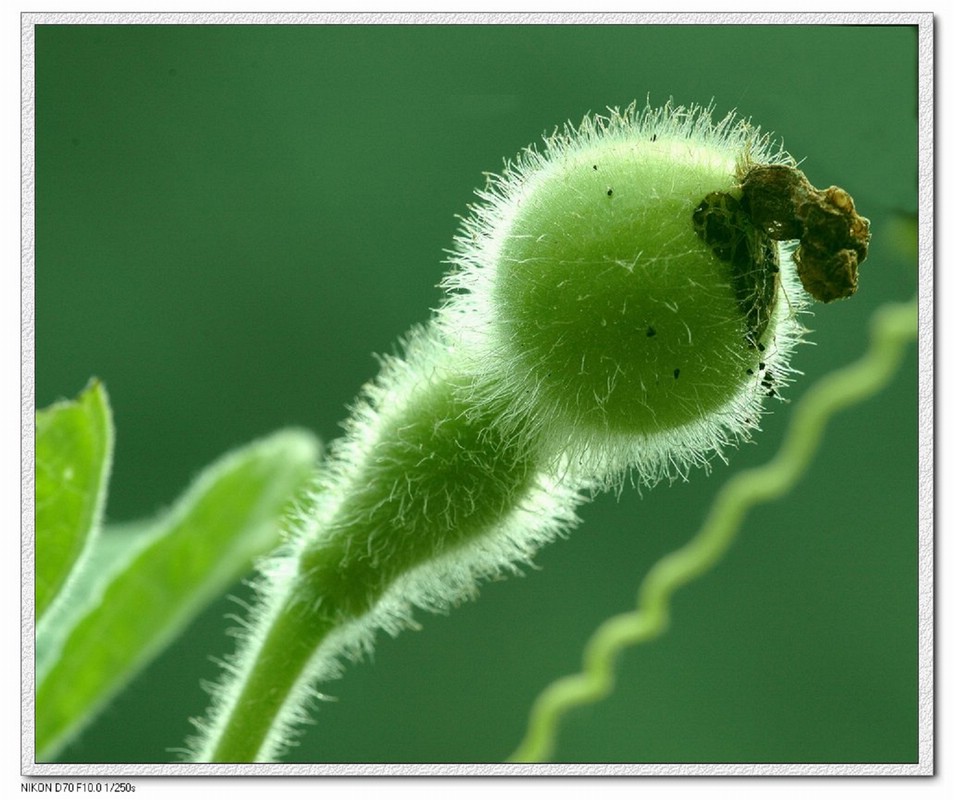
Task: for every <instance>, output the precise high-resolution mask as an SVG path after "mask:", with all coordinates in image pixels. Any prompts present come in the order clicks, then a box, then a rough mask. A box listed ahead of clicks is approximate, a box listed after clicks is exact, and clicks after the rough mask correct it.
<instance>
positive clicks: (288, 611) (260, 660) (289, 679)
mask: <svg viewBox="0 0 954 800" xmlns="http://www.w3.org/2000/svg"><path fill="white" fill-rule="evenodd" d="M290 597H292V595H290ZM332 627H333V623H332V622H331V621H329V620H327V619H324V618H317V619H316V618H313V617H309V616H308V615H307V614H305V613H303V609H302V608H301V606H300V605H298V604H295V603H294V602H286V603H285V604H284V605H283V606H282V608H281V610H280V611H279V612H278V615H277V616H276V617H275V618H274V620H273V621H272V624H271V627H270V628H269V631H268V634H267V636H266V637H265V641H264V642H263V643H262V645H261V647H260V649H259V651H258V653H257V655H256V660H255V663H254V664H253V666H252V669H251V671H250V672H249V673H248V677H247V678H246V679H245V682H244V684H243V686H242V689H241V694H240V695H239V697H238V700H237V701H236V702H235V705H234V706H233V707H232V708H231V709H230V712H229V714H228V717H227V718H226V720H225V726H224V727H223V728H222V730H221V732H220V734H219V738H218V741H217V742H216V744H215V749H214V750H213V751H212V754H211V756H210V760H211V761H214V762H217V763H226V764H227V763H250V762H255V761H258V760H260V755H259V754H260V753H261V752H262V750H263V746H264V744H265V740H266V739H267V738H268V735H269V732H270V731H271V730H272V728H273V727H274V726H275V723H276V721H277V719H278V716H279V714H280V713H281V710H282V708H283V707H284V706H285V703H286V702H287V701H288V699H289V695H290V694H291V692H292V690H293V689H294V687H295V685H296V684H297V683H298V681H299V680H300V679H301V677H302V674H303V673H304V670H305V668H306V666H307V664H308V661H309V659H310V658H311V656H312V654H313V653H314V652H315V650H316V648H317V647H318V646H319V645H320V644H321V642H322V640H323V639H324V638H325V636H326V635H327V634H328V632H329V631H330V630H331V629H332Z"/></svg>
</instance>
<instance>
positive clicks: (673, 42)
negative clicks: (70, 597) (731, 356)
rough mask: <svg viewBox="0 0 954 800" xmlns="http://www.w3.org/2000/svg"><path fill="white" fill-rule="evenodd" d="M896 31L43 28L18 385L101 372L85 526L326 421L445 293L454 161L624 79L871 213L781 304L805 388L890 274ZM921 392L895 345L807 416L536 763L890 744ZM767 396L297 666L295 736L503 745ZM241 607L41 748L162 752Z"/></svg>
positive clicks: (857, 335)
mask: <svg viewBox="0 0 954 800" xmlns="http://www.w3.org/2000/svg"><path fill="white" fill-rule="evenodd" d="M916 43H917V42H916V29H915V28H913V27H865V26H860V27H858V26H852V27H836V26H825V27H820V26H818V27H815V26H806V27H801V26H751V27H748V26H744V27H743V26H739V27H736V26H711V27H710V26H688V25H687V26H671V27H670V26H625V25H605V26H592V27H591V26H529V25H528V26H499V27H498V26H452V25H447V26H443V25H442V26H427V27H425V26H403V25H395V26H376V25H361V26H348V25H328V26H293V25H288V26H254V25H250V26H221V27H219V26H190V25H183V26H149V25H135V26H122V25H116V26H113V25H107V26H100V25H91V26H58V25H57V26H46V25H44V26H39V27H37V28H36V401H37V404H38V406H45V405H47V404H49V403H51V402H53V401H55V400H57V399H58V398H61V397H67V396H72V395H74V394H75V393H77V392H78V391H79V390H80V389H81V388H82V387H83V386H84V385H85V384H86V382H87V380H88V379H89V377H90V376H91V375H96V376H99V377H100V378H101V379H103V380H104V381H105V383H106V386H107V388H108V391H109V393H110V397H111V400H112V403H113V407H114V413H115V420H116V427H117V440H116V452H115V459H114V467H113V479H112V490H111V495H110V498H109V504H108V509H107V516H108V519H109V520H112V521H123V520H127V519H131V518H134V517H138V516H143V515H148V514H151V513H153V512H156V511H157V510H159V509H161V508H162V507H163V506H164V505H165V504H167V503H168V502H170V501H171V500H172V499H173V498H174V497H175V496H176V495H177V494H178V493H179V492H180V491H181V490H182V489H183V488H184V487H185V485H186V484H187V483H188V482H189V480H190V479H191V478H192V477H193V476H195V475H196V474H197V472H198V471H199V470H200V469H201V468H202V466H203V465H205V464H207V463H209V462H210V461H212V460H213V459H214V458H215V457H217V456H218V455H220V454H221V453H223V452H224V451H225V450H227V449H229V448H232V447H235V446H236V445H239V444H242V443H244V442H247V441H249V440H251V439H254V438H256V437H259V436H261V435H263V434H266V433H268V432H270V431H272V430H275V429H277V428H280V427H282V426H287V425H298V426H306V427H308V428H310V429H312V430H314V431H316V432H317V433H318V434H319V435H320V436H321V437H322V438H324V439H325V440H327V441H330V440H331V439H332V438H334V437H335V436H336V435H337V434H338V430H339V428H338V423H339V422H340V421H341V420H342V419H343V418H344V417H345V415H346V406H347V404H348V403H349V402H350V401H351V400H352V398H353V397H354V396H355V394H356V392H357V390H358V388H359V387H360V385H361V384H362V383H363V382H364V381H365V380H367V379H369V378H371V377H372V376H373V374H374V373H375V371H376V362H375V360H374V358H373V356H372V354H373V353H375V352H378V353H380V352H386V351H389V350H391V348H392V346H393V343H394V341H395V339H396V337H398V336H399V335H400V334H402V333H403V332H404V331H405V330H406V329H407V328H408V327H409V326H410V325H412V324H413V323H416V322H420V321H423V320H425V319H426V318H427V316H428V309H429V308H431V307H433V306H435V305H436V304H437V303H438V301H439V292H438V291H437V289H436V288H435V284H437V282H438V281H439V280H440V277H441V275H442V272H443V270H444V265H443V264H442V260H443V259H444V258H445V257H446V254H445V252H444V251H445V249H446V248H448V247H449V246H450V244H451V237H452V235H453V234H454V232H455V229H456V227H457V218H456V217H457V215H461V214H464V213H466V207H467V204H468V203H469V202H471V200H472V199H473V194H472V192H473V189H474V188H475V187H477V186H480V185H482V183H483V177H482V173H483V172H484V171H496V170H499V169H500V167H501V165H502V160H503V159H504V158H509V157H512V156H514V155H515V154H516V153H517V152H518V151H519V150H520V149H521V148H522V147H523V146H525V145H527V144H530V143H531V142H539V140H540V137H541V134H542V133H543V132H545V131H548V130H552V128H553V127H554V126H556V125H558V124H560V123H563V122H564V121H567V120H572V121H579V119H580V118H581V117H582V116H583V115H584V114H585V113H587V112H589V111H594V112H599V111H601V110H604V109H605V108H606V107H607V106H613V105H619V106H623V105H627V104H629V103H630V102H631V101H632V100H634V99H635V100H639V101H640V102H641V103H642V102H644V101H645V100H646V98H647V96H648V97H649V98H650V99H651V101H652V102H653V103H655V104H661V103H663V102H665V101H666V100H667V99H668V98H669V97H670V96H671V97H672V98H673V99H674V100H675V101H676V102H677V103H701V104H707V103H709V102H710V101H711V100H714V101H715V103H716V109H717V113H720V114H721V113H723V112H727V111H729V110H731V109H734V108H735V109H738V110H739V112H740V114H742V115H743V116H745V117H751V118H752V120H753V122H755V123H756V124H758V125H760V126H762V128H763V129H764V130H771V131H775V132H777V134H778V135H779V136H782V137H784V143H785V146H786V147H787V149H788V150H789V151H790V152H792V153H793V154H794V155H795V156H796V157H797V158H799V159H804V161H803V164H802V167H803V169H804V170H805V171H806V173H807V175H808V177H809V178H810V179H811V180H812V182H813V183H815V184H816V185H817V186H822V187H824V186H827V185H829V184H831V183H837V184H839V185H841V186H843V187H845V188H846V189H847V190H848V191H849V192H850V193H851V194H852V195H853V196H854V198H855V200H856V203H857V205H858V207H859V209H860V211H861V213H863V214H865V215H867V216H868V217H870V218H871V220H872V230H873V236H874V238H873V242H872V247H871V255H870V258H869V260H868V262H867V263H866V264H865V265H864V268H863V273H862V280H861V289H860V291H859V293H858V295H857V296H856V297H855V298H853V299H851V300H850V301H845V302H841V303H837V304H834V305H831V306H824V307H821V306H819V307H816V308H815V309H814V316H813V317H812V318H810V319H809V320H808V324H809V326H810V327H811V328H812V329H813V330H814V334H813V335H812V337H811V338H812V340H813V341H814V342H815V343H816V345H817V346H810V347H804V348H802V350H801V351H800V352H799V354H798V355H797V357H796V360H795V366H796V367H797V368H798V369H800V370H802V371H803V372H804V373H805V377H804V378H803V379H801V381H800V383H798V384H796V385H795V386H794V387H792V389H791V390H790V391H789V392H788V396H789V398H790V399H791V400H797V399H798V397H799V396H800V395H801V394H802V392H803V391H804V390H805V388H806V387H807V386H808V385H809V384H810V383H811V382H812V381H813V380H814V379H815V378H817V377H819V376H821V375H822V374H823V373H825V372H826V371H828V370H829V369H832V368H834V367H836V366H839V365H842V364H844V363H846V362H848V361H851V360H852V359H854V358H855V357H857V356H858V355H859V354H860V353H861V352H862V351H863V350H864V348H865V346H866V332H867V324H868V318H869V315H870V313H871V311H872V310H873V309H874V308H875V307H876V306H878V305H879V304H880V303H882V302H884V301H889V300H906V299H908V298H909V297H911V296H912V295H913V294H914V293H915V292H916V290H917V274H916V266H915V261H914V254H913V250H912V249H911V248H912V247H913V241H912V240H911V238H910V237H911V236H912V235H913V234H912V233H911V230H912V229H913V226H914V224H915V222H914V221H915V219H916V213H917V175H916V165H917V161H916V159H917V135H918V130H917V75H916V67H917V50H916ZM906 237H907V238H906ZM916 381H917V362H916V358H915V355H914V353H913V351H912V352H911V353H910V354H909V356H908V358H907V360H906V362H905V365H904V368H903V372H902V374H901V375H900V377H899V379H898V380H897V381H896V382H895V383H894V384H893V385H892V386H891V387H890V388H889V389H888V390H887V391H885V392H884V393H882V394H881V395H879V396H878V397H877V398H875V399H874V400H872V401H869V402H866V403H865V404H864V405H861V406H859V407H856V408H853V409H851V410H850V411H849V412H847V413H845V414H842V415H841V416H839V417H837V418H836V419H835V421H834V424H833V425H832V427H831V428H830V430H829V433H828V435H827V437H826V440H825V443H824V447H823V449H822V452H821V454H820V456H819V458H818V460H817V462H816V463H815V465H814V468H813V469H812V471H811V474H810V475H808V476H807V477H806V478H805V480H804V481H803V482H802V483H801V484H800V485H799V487H798V490H797V492H796V493H795V494H793V495H792V496H791V497H789V498H787V499H786V500H784V501H782V502H775V503H772V504H771V505H769V506H765V507H760V508H758V509H757V510H756V511H754V512H753V513H752V514H751V516H750V517H749V518H748V520H747V522H746V524H745V528H744V530H743V532H742V534H741V536H740V539H739V541H738V542H737V544H736V545H735V546H734V548H733V549H732V550H731V551H730V552H729V553H728V555H727V556H726V558H725V560H724V561H723V562H722V563H721V564H720V565H719V566H718V568H717V569H716V570H715V571H714V572H712V573H710V574H708V575H706V576H705V577H704V578H702V579H701V580H699V581H698V582H696V583H694V584H692V585H691V586H688V587H686V588H685V589H684V590H682V591H680V592H679V593H678V594H677V596H676V598H675V603H674V613H673V618H672V625H671V628H670V630H669V632H668V633H667V634H666V635H665V636H664V637H663V638H661V639H659V640H657V641H655V642H653V643H651V644H649V645H646V646H642V647H639V648H637V649H635V650H632V651H629V652H627V653H626V654H625V655H624V656H623V657H622V659H621V661H620V665H619V672H618V685H617V688H616V691H615V693H614V694H613V696H612V697H611V698H610V699H608V700H606V701H604V702H601V703H599V704H597V705H595V706H591V707H588V708H585V709H582V710H578V711H575V712H573V713H572V714H570V716H569V717H568V719H567V721H566V725H565V727H564V730H563V732H562V734H561V737H560V746H559V750H558V752H557V756H556V757H557V759H558V760H562V761H576V762H911V761H916V760H917V701H918V685H917V681H918V668H917V667H918V663H917V659H918V653H917V622H918V606H917V571H918V558H917V460H916V459H917V390H916ZM790 410H791V407H790V406H789V405H786V404H776V405H775V406H773V408H772V411H773V413H772V414H770V415H769V416H767V417H766V418H765V420H764V426H763V427H764V433H763V435H761V436H760V437H759V438H758V442H757V443H756V444H754V445H746V446H744V447H742V448H741V449H740V450H738V451H737V452H735V453H733V454H732V457H731V465H730V466H729V467H727V466H725V465H723V464H721V463H717V464H715V465H714V468H713V470H712V473H711V474H710V475H709V476H706V475H705V474H703V473H701V472H700V473H698V474H695V475H693V476H692V479H691V482H690V483H687V484H681V483H680V484H676V485H674V486H672V487H668V486H660V487H657V488H656V489H654V490H653V491H651V492H644V493H643V495H642V496H640V494H639V493H638V492H636V491H627V492H625V493H624V494H623V496H622V497H621V498H619V499H617V498H616V497H612V496H609V497H602V498H600V499H599V500H598V501H596V502H594V503H593V504H591V505H590V506H588V507H586V508H584V509H583V512H582V516H583V519H584V523H583V525H582V526H581V527H580V528H579V529H578V530H577V531H576V532H575V533H574V534H573V535H572V536H571V537H570V538H569V539H568V540H567V541H560V542H557V543H555V544H553V545H551V546H550V547H549V548H547V549H546V550H544V551H543V552H541V554H540V556H539V558H538V560H537V563H538V565H539V567H540V568H541V569H540V570H539V571H530V573H529V574H528V575H527V576H526V577H524V578H522V579H512V580H508V581H504V582H501V583H493V584H490V585H487V586H486V587H485V588H484V589H483V591H482V593H481V597H480V599H479V600H478V602H476V603H469V604H466V605H464V606H462V607H460V608H458V609H456V610H454V612H453V613H452V614H450V615H449V616H447V617H441V616H430V615H423V614H422V615H420V617H419V619H420V621H421V622H422V623H423V628H422V630H420V631H417V632H411V631H408V632H405V633H404V634H402V635H401V636H400V637H398V638H397V639H393V640H392V639H390V638H388V637H387V636H382V637H381V638H380V639H379V643H378V647H377V650H376V652H375V654H374V658H373V659H372V660H371V662H369V663H361V664H357V665H353V666H351V667H349V669H348V670H347V672H346V674H345V676H344V677H343V678H342V679H340V680H338V681H335V682H333V683H331V684H328V685H324V686H322V687H321V689H322V691H324V692H326V693H328V694H332V695H334V696H335V697H337V698H338V702H330V703H323V704H321V706H320V707H319V708H318V709H317V711H316V712H315V714H314V717H315V721H316V724H315V725H314V726H310V727H309V728H307V729H306V730H305V731H304V734H303V736H302V745H301V747H300V748H298V749H297V750H295V751H294V752H293V754H292V756H291V760H296V761H308V762H310V761H314V762H494V761H500V760H502V759H504V758H505V757H506V756H507V755H508V754H509V753H510V752H511V751H512V750H513V748H514V747H515V746H516V744H517V742H518V741H519V739H520V738H521V736H522V733H523V730H524V725H525V721H526V716H527V711H528V709H529V706H530V704H531V702H532V700H533V698H534V697H535V696H536V694H537V693H538V692H539V690H540V689H541V688H543V687H544V686H545V685H546V684H547V683H548V682H549V681H550V680H552V679H553V678H555V677H557V676H560V675H563V674H566V673H569V672H572V671H576V669H577V668H578V666H579V663H580V653H581V649H582V647H583V645H584V643H585V641H586V640H587V638H588V637H589V635H590V633H591V632H592V631H593V629H594V628H595V627H596V626H597V625H598V623H599V622H600V621H602V620H603V619H604V618H606V617H607V616H609V615H612V614H615V613H618V612H620V611H622V610H625V609H627V608H629V607H630V606H631V605H632V603H633V600H634V596H635V589H636V587H637V585H638V583H639V581H640V579H641V577H642V576H643V574H644V573H645V571H646V570H647V569H648V568H649V566H650V565H651V564H652V563H653V562H654V561H655V560H656V559H658V558H659V557H660V556H661V555H663V554H664V553H666V552H669V551H671V550H673V549H674V548H676V547H678V546H679V545H681V544H682V543H683V542H684V541H685V540H686V539H688V538H689V537H690V536H691V535H692V534H693V533H694V532H695V530H696V529H697V528H698V526H699V524H700V522H701V521H702V519H703V516H704V514H705V511H706V509H707V507H708V505H709V503H710V501H711V498H712V496H713V494H714V493H715V491H716V490H717V489H718V487H719V486H720V485H721V484H722V483H723V482H724V481H725V479H726V477H727V476H728V475H729V474H730V470H738V469H740V468H744V467H747V466H753V465H756V464H760V463H763V462H764V461H766V460H768V459H769V458H770V457H771V455H772V454H773V453H774V451H775V449H776V447H777V444H778V442H779V440H780V436H781V433H782V431H783V430H784V427H785V425H786V423H787V421H788V419H789V417H790ZM234 593H235V594H237V595H244V594H246V590H245V589H244V588H243V587H241V586H239V587H236V588H235V590H234ZM237 610H238V607H237V606H236V605H235V603H234V602H232V601H228V600H225V599H223V600H222V601H221V602H219V603H218V604H216V605H215V606H213V607H212V608H210V609H209V610H208V612H207V613H206V614H205V615H203V616H202V617H201V618H200V619H199V620H198V621H197V622H196V624H195V625H194V626H193V627H192V628H191V629H190V631H189V633H188V635H187V637H186V638H184V639H183V640H182V641H180V642H178V643H177V644H176V645H175V646H174V647H172V648H171V649H170V650H169V651H168V652H167V653H165V654H164V655H163V656H162V657H161V658H160V659H159V660H158V661H157V662H155V663H154V664H153V666H152V667H151V668H150V669H149V670H148V671H147V672H146V673H144V674H143V675H142V676H141V677H140V678H139V679H138V680H136V681H135V683H134V684H133V685H131V686H130V687H129V689H128V691H127V692H126V693H125V694H124V695H123V696H121V697H120V698H118V699H117V700H116V701H115V702H114V703H113V704H111V705H110V706H109V707H108V708H107V709H106V710H105V712H104V713H103V714H102V716H101V717H100V718H99V719H98V721H97V722H96V724H95V725H93V726H92V727H91V728H89V729H88V730H87V731H86V732H85V733H84V734H83V735H82V736H81V737H80V738H79V739H78V740H77V741H76V743H75V744H74V745H73V746H72V747H71V748H70V749H69V750H68V751H66V752H65V753H64V754H63V760H65V761H77V762H156V761H172V760H175V755H174V754H173V753H171V752H170V748H175V747H177V746H179V745H180V744H181V743H182V740H183V738H184V737H185V736H186V735H187V734H189V733H190V732H191V727H190V725H189V722H188V718H189V717H190V716H196V715H198V714H200V713H202V712H203V710H204V708H205V704H206V697H205V695H204V693H203V691H202V689H201V688H200V682H201V681H203V680H208V679H212V678H214V677H216V676H217V673H218V669H217V667H215V666H214V664H213V663H211V661H210V656H218V655H221V654H223V653H224V652H226V651H229V650H231V642H230V640H229V639H227V637H225V636H224V633H223V631H224V630H225V628H226V627H227V626H229V625H230V624H231V623H229V622H227V621H226V620H225V619H224V617H225V615H226V614H228V613H230V612H236V611H237Z"/></svg>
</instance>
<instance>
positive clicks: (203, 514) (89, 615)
mask: <svg viewBox="0 0 954 800" xmlns="http://www.w3.org/2000/svg"><path fill="white" fill-rule="evenodd" d="M318 451H319V447H318V443H317V441H316V440H315V439H314V437H312V436H311V435H310V434H308V433H305V432H302V431H282V432H279V433H277V434H274V435H272V436H270V437H268V438H266V439H263V440H261V441H258V442H254V443H252V444H250V445H248V446H246V447H244V448H242V449H240V450H237V451H235V452H233V453H230V454H228V455H226V456H224V457H223V458H221V459H220V460H219V461H217V462H216V463H214V464H213V465H212V466H210V467H209V468H207V469H206V470H205V472H204V473H203V474H202V475H201V476H200V477H199V478H198V479H197V480H196V481H195V483H194V484H193V485H192V487H191V488H190V489H189V490H188V491H187V492H186V493H185V495H184V496H183V497H182V498H180V499H179V501H178V502H177V503H176V504H175V505H174V506H173V507H172V509H171V510H169V511H168V512H167V513H165V514H163V515H160V517H159V518H158V519H156V520H155V521H152V522H147V523H132V524H129V525H123V526H116V527H115V528H112V529H107V530H106V531H105V532H104V535H103V536H102V537H100V539H99V541H98V542H97V545H96V547H95V548H94V550H93V552H92V553H91V554H90V557H89V559H88V562H87V563H88V565H89V568H88V569H86V570H84V573H83V575H81V576H80V577H79V578H78V579H77V581H76V583H75V586H74V588H75V589H76V591H75V592H71V594H70V597H69V600H70V602H69V603H66V604H64V609H65V610H64V611H63V612H62V613H60V614H57V616H56V618H55V619H54V620H52V621H51V624H50V625H49V626H45V630H44V631H42V632H41V635H40V636H39V637H38V641H37V685H38V690H37V699H36V715H37V718H36V751H37V754H38V760H46V761H49V760H51V758H52V756H53V755H54V754H55V753H56V751H57V750H58V749H59V748H61V747H62V746H63V745H64V744H65V743H66V742H67V741H68V740H69V739H70V738H71V737H72V736H73V735H75V734H76V733H77V732H78V731H79V730H80V729H81V728H82V727H83V726H84V725H85V724H86V723H87V722H89V721H90V720H91V719H92V717H93V716H95V714H96V713H97V712H98V711H99V710H100V709H101V708H102V707H103V705H104V704H105V703H106V702H108V700H109V699H110V698H111V697H113V696H114V695H115V694H117V693H118V692H119V691H120V690H121V689H122V688H123V687H124V686H125V685H126V684H127V683H128V682H129V681H130V679H131V678H132V677H133V676H134V675H135V674H136V673H137V672H138V671H139V670H140V669H142V668H143V667H144V666H145V665H146V664H147V663H148V662H149V661H150V660H151V659H152V658H153V657H155V656H156V655H157V654H158V653H159V652H160V651H161V650H162V649H163V647H165V646H166V645H167V644H168V643H169V642H170V641H172V639H174V638H175V636H176V635H177V634H178V633H179V632H180V631H181V630H182V629H183V628H184V627H185V626H186V625H187V624H188V623H189V622H190V621H191V619H192V618H193V617H194V616H195V615H196V614H197V613H198V612H199V611H200V610H201V609H202V608H203V607H204V606H205V605H207V604H208V603H209V602H210V601H211V600H213V599H214V598H216V597H218V596H219V595H221V594H222V593H223V592H224V591H226V590H227V589H228V587H229V586H231V585H232V584H233V583H234V582H235V581H236V580H238V579H239V578H241V577H242V575H244V574H246V573H247V572H248V571H249V569H250V568H251V566H252V563H253V561H254V559H255V558H257V557H258V556H261V555H263V554H264V553H266V552H268V551H269V550H271V549H272V548H274V547H275V546H276V545H277V544H278V543H279V541H280V537H281V523H282V519H283V516H284V514H285V513H287V511H288V510H289V503H290V501H291V500H293V499H294V497H295V495H296V494H297V493H298V492H299V491H300V490H301V489H303V488H304V486H305V485H306V484H307V483H308V481H309V478H310V477H311V475H312V474H313V470H314V467H315V462H316V460H317V458H318ZM74 596H75V601H74Z"/></svg>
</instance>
